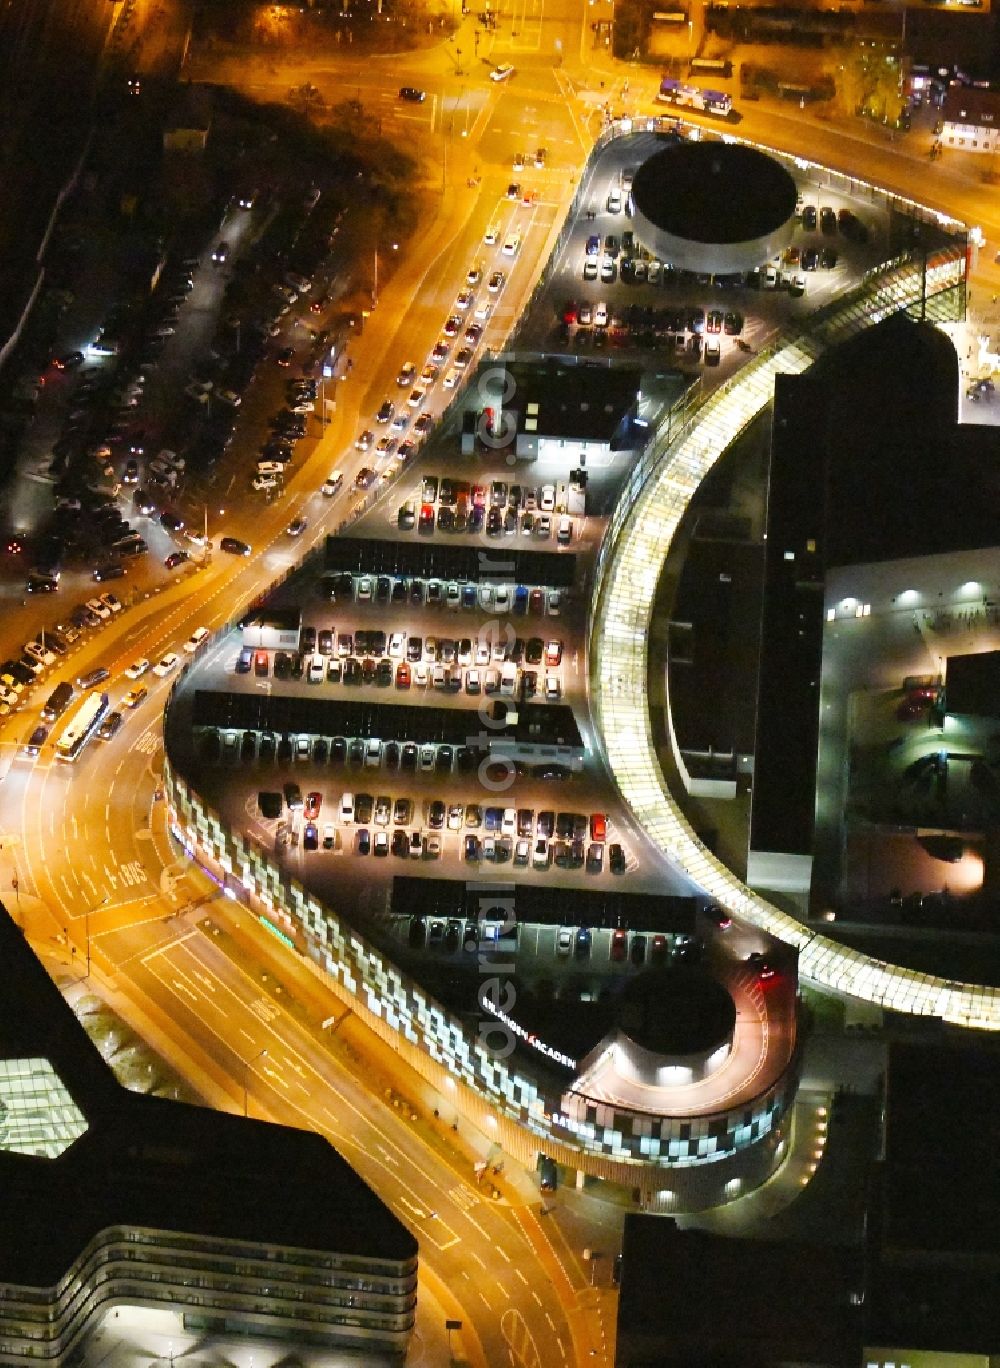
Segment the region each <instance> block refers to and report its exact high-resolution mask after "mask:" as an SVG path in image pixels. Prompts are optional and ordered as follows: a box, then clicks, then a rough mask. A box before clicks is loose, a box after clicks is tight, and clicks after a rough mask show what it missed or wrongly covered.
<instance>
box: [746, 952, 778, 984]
mask: <svg viewBox="0 0 1000 1368" xmlns="http://www.w3.org/2000/svg"><path fill="white" fill-rule="evenodd" d="M747 964H751V965H753V967H754V968H755V969H756V970H757V977H758V978H759V979H761V981H763V980H764V979H771V978H774V974H775V969H774V965H773V964H769V963H768V961H767V960H766V959H765V958H764V956H763V955H762V954H761V953H760V951H759V950H754V951H752V952H751V953H750V954H749V955H747Z"/></svg>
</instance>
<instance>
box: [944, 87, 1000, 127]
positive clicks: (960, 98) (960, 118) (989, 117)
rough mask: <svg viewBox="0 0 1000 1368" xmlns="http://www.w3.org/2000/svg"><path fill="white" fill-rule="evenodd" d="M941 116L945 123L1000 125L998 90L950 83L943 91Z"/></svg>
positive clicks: (999, 94)
mask: <svg viewBox="0 0 1000 1368" xmlns="http://www.w3.org/2000/svg"><path fill="white" fill-rule="evenodd" d="M941 117H942V118H943V119H944V121H945V123H954V124H975V125H977V126H978V127H980V128H996V127H997V126H998V125H1000V91H996V90H982V89H981V88H980V87H978V86H962V85H950V86H949V87H948V89H947V90H946V91H945V96H944V105H943V106H942V108H941Z"/></svg>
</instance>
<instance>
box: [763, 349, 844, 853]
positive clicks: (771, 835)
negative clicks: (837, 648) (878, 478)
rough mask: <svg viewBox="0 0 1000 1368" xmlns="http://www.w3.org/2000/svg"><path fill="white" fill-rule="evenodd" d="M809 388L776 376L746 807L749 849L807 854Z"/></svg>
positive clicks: (811, 753) (815, 651) (812, 707)
mask: <svg viewBox="0 0 1000 1368" xmlns="http://www.w3.org/2000/svg"><path fill="white" fill-rule="evenodd" d="M816 389H817V381H816V379H815V377H814V376H813V375H812V374H808V375H804V376H791V375H778V376H776V377H775V399H774V426H773V429H772V439H771V467H770V479H769V494H768V508H767V542H766V546H765V556H764V609H763V615H762V621H761V652H760V667H759V674H758V681H757V737H756V743H755V747H754V780H753V799H752V805H751V810H750V848H751V849H752V850H755V851H780V852H785V853H789V854H796V855H808V854H811V852H812V844H813V817H814V813H815V803H816V748H817V744H818V740H819V683H820V673H821V669H822V661H823V579H824V563H823V548H824V545H825V519H826V506H825V501H824V491H823V483H822V480H821V479H817V477H816V470H815V467H814V465H813V464H812V463H811V462H809V461H804V460H803V459H802V453H803V450H808V449H809V448H810V447H811V446H812V444H813V443H814V439H815V414H814V410H813V406H812V399H813V396H814V393H815V392H816ZM819 392H820V394H821V393H822V391H821V390H820V391H819ZM793 756H794V763H793V764H790V763H789V759H790V757H793Z"/></svg>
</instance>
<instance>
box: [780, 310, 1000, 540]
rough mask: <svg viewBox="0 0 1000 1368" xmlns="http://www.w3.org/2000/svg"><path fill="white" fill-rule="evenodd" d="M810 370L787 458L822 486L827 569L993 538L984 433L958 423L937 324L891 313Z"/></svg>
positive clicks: (952, 364)
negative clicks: (794, 457) (798, 432)
mask: <svg viewBox="0 0 1000 1368" xmlns="http://www.w3.org/2000/svg"><path fill="white" fill-rule="evenodd" d="M811 374H812V376H813V377H814V378H815V380H816V385H815V387H814V388H812V389H810V390H809V391H808V392H807V391H805V390H804V391H803V394H802V397H801V399H800V402H802V403H803V404H808V406H809V408H810V417H811V429H810V430H809V431H808V433H807V432H805V431H803V434H802V443H803V444H802V446H801V448H800V451H799V459H800V461H801V462H803V463H804V464H806V465H808V466H810V467H811V468H812V469H813V472H814V477H815V479H816V480H817V483H819V484H822V485H823V486H824V495H825V498H826V502H827V511H826V540H827V545H826V558H827V564H829V565H856V564H864V563H867V562H873V561H887V560H902V559H906V558H907V557H911V556H930V555H935V554H938V553H942V552H948V551H961V550H975V549H980V548H983V547H987V546H996V545H997V544H998V542H1000V535H998V532H997V525H996V518H995V516H994V510H995V509H996V507H997V503H998V501H1000V468H998V465H997V461H996V440H997V437H996V429H995V428H993V427H979V426H977V425H974V424H966V425H964V426H963V425H959V423H958V393H959V384H960V379H961V377H960V375H959V368H958V357H957V355H956V353H955V349H954V347H953V345H952V343H951V341H950V340H949V338H948V337H947V336H946V335H945V334H944V333H943V332H941V331H940V329H938V328H936V327H934V326H933V325H932V324H930V323H915V322H914V321H913V320H912V319H910V318H908V317H907V316H906V315H905V314H894V315H893V316H892V317H891V318H888V319H886V320H885V321H884V322H883V323H880V324H878V326H877V327H874V328H869V329H866V330H865V331H864V332H863V333H861V334H860V335H859V336H857V337H855V338H853V339H852V340H851V341H850V342H848V343H846V344H845V345H844V346H842V347H838V348H836V350H835V351H834V352H832V353H830V354H828V355H827V356H825V357H823V358H822V359H821V360H820V362H819V363H818V364H817V366H816V367H815V368H814V370H813V371H812V372H811ZM786 416H787V410H786ZM873 511H877V516H873Z"/></svg>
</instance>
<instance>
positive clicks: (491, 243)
mask: <svg viewBox="0 0 1000 1368" xmlns="http://www.w3.org/2000/svg"><path fill="white" fill-rule="evenodd" d="M499 238H500V229H499V228H498V227H497V225H496V224H495V223H491V224H490V226H489V227H488V228H487V230H486V233H485V234H484V236H483V241H484V242H485V243H486V245H487V247H495V246H496V245H497V242H498V240H499Z"/></svg>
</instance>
